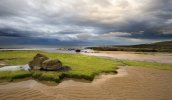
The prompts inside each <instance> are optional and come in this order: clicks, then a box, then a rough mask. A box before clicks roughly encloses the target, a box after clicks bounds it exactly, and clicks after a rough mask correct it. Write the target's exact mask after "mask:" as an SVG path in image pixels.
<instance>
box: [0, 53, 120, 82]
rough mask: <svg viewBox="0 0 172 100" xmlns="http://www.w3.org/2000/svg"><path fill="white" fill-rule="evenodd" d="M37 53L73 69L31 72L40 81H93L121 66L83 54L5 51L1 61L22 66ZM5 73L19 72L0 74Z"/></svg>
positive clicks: (114, 62) (1, 55) (0, 57)
mask: <svg viewBox="0 0 172 100" xmlns="http://www.w3.org/2000/svg"><path fill="white" fill-rule="evenodd" d="M37 53H42V54H44V55H46V56H48V57H49V58H52V59H55V58H58V59H60V60H61V61H62V63H63V65H64V66H70V67H71V69H72V70H70V71H68V72H63V73H62V72H61V73H60V72H43V71H32V72H30V73H31V76H32V77H33V78H35V79H38V80H47V81H56V82H59V81H60V79H62V78H64V77H72V78H84V79H88V80H93V79H94V76H95V75H97V74H99V73H101V72H115V71H116V69H117V66H119V65H120V64H121V63H120V62H118V61H113V60H108V59H104V58H99V57H91V56H84V55H81V54H64V53H47V52H43V51H3V52H0V59H9V58H16V59H12V60H7V61H6V63H7V64H8V65H22V64H27V63H28V62H29V61H30V60H32V58H33V57H34V56H35V55H36V54H37ZM5 73H18V72H0V76H1V74H2V76H3V74H5ZM13 75H14V74H13ZM14 76H15V75H14ZM7 77H9V78H11V77H12V76H11V75H10V76H6V78H7ZM28 77H29V76H28ZM0 79H1V78H0ZM3 79H5V78H3Z"/></svg>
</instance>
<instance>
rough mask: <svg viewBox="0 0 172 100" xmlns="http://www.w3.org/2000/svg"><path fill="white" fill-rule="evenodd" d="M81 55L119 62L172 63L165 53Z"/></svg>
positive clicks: (105, 52)
mask: <svg viewBox="0 0 172 100" xmlns="http://www.w3.org/2000/svg"><path fill="white" fill-rule="evenodd" d="M82 54H84V55H90V56H102V57H111V58H114V59H120V60H136V61H146V62H159V63H172V54H165V53H164V54H163V53H147V54H137V53H136V52H122V51H100V52H99V53H82Z"/></svg>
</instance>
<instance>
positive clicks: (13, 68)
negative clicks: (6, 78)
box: [0, 64, 30, 71]
mask: <svg viewBox="0 0 172 100" xmlns="http://www.w3.org/2000/svg"><path fill="white" fill-rule="evenodd" d="M17 70H26V71H28V70H30V67H29V65H28V64H27V65H18V66H4V67H1V68H0V71H17Z"/></svg>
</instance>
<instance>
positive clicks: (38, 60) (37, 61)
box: [29, 54, 49, 70]
mask: <svg viewBox="0 0 172 100" xmlns="http://www.w3.org/2000/svg"><path fill="white" fill-rule="evenodd" d="M48 59H49V58H48V57H47V56H45V55H43V54H37V55H36V56H35V57H34V58H33V60H32V61H30V62H29V67H30V68H31V69H32V70H40V69H42V63H43V62H44V61H46V60H48Z"/></svg>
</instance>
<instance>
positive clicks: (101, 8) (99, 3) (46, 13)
mask: <svg viewBox="0 0 172 100" xmlns="http://www.w3.org/2000/svg"><path fill="white" fill-rule="evenodd" d="M171 5H172V0H1V2H0V42H1V44H15V43H16V44H20V43H23V41H25V42H24V43H28V44H29V43H31V44H41V43H42V44H44V43H45V44H48V43H50V44H56V43H57V44H59V43H60V44H63V43H66V44H70V43H73V44H75V43H84V44H85V43H86V44H87V43H88V44H92V43H94V44H95V43H97V44H125V43H141V42H149V41H155V40H156V41H157V40H166V39H168V40H170V39H172V13H171V12H172V7H171ZM38 41H39V42H38ZM47 41H48V42H47ZM49 41H51V42H49Z"/></svg>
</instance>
